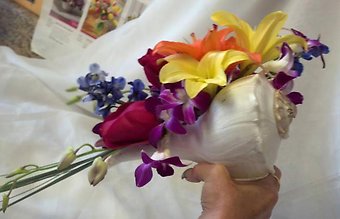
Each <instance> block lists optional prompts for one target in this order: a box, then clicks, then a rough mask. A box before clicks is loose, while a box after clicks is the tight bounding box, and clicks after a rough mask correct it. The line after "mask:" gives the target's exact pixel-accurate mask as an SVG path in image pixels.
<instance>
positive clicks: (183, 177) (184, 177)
mask: <svg viewBox="0 0 340 219" xmlns="http://www.w3.org/2000/svg"><path fill="white" fill-rule="evenodd" d="M189 170H192V168H189V169H187V170H185V171H184V172H183V173H182V177H181V178H182V179H187V173H188V171H189Z"/></svg>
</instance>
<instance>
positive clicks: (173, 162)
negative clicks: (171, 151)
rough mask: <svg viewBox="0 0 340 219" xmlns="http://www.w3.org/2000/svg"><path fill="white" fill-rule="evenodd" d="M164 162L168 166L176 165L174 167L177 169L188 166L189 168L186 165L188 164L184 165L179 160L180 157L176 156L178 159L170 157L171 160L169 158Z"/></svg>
mask: <svg viewBox="0 0 340 219" xmlns="http://www.w3.org/2000/svg"><path fill="white" fill-rule="evenodd" d="M162 162H163V163H167V164H171V165H174V166H176V167H186V166H188V165H186V164H183V163H182V161H181V160H180V159H179V157H178V156H176V157H169V158H167V159H164V160H163V161H162Z"/></svg>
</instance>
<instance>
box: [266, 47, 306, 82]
mask: <svg viewBox="0 0 340 219" xmlns="http://www.w3.org/2000/svg"><path fill="white" fill-rule="evenodd" d="M295 63H296V60H295V57H294V53H293V50H292V49H291V48H290V47H289V45H288V44H287V43H283V44H282V47H281V56H280V58H279V59H278V60H272V61H269V62H266V63H264V64H263V67H264V68H265V69H266V70H267V71H269V72H272V73H274V75H275V74H277V73H279V72H284V73H286V74H287V75H290V76H292V77H297V76H299V75H300V72H299V71H298V70H295V69H294V66H295V65H297V64H295Z"/></svg>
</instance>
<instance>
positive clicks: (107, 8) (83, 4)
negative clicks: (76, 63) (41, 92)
mask: <svg viewBox="0 0 340 219" xmlns="http://www.w3.org/2000/svg"><path fill="white" fill-rule="evenodd" d="M148 4H149V1H145V0H53V1H44V2H43V6H42V10H41V14H40V18H39V21H38V24H37V27H36V29H35V32H34V35H33V39H32V45H31V47H32V50H33V52H35V53H37V54H39V55H40V56H42V57H44V58H48V59H51V58H56V57H58V56H60V55H62V54H65V52H68V51H70V49H71V50H79V49H82V48H86V47H87V46H88V45H89V44H91V43H92V42H93V41H94V40H95V39H97V38H98V37H100V36H102V35H104V34H106V33H108V32H110V31H113V30H115V29H116V28H119V27H120V26H122V25H123V24H125V23H126V22H128V21H130V20H133V19H135V18H138V17H139V16H140V15H141V14H142V12H143V11H144V9H145V8H146V7H147V5H148ZM51 48H53V50H51Z"/></svg>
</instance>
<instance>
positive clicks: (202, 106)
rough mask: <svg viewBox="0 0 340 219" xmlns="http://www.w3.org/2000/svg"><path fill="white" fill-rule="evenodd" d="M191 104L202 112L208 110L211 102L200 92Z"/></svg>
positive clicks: (209, 98) (206, 95)
mask: <svg viewBox="0 0 340 219" xmlns="http://www.w3.org/2000/svg"><path fill="white" fill-rule="evenodd" d="M192 102H193V104H194V105H195V107H197V108H198V109H199V110H201V111H202V112H205V111H207V110H208V108H209V106H210V102H211V97H210V95H209V94H208V93H206V92H200V93H199V94H198V95H197V96H196V97H195V98H194V99H193V100H192Z"/></svg>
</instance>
